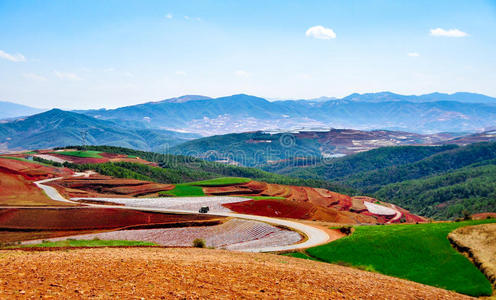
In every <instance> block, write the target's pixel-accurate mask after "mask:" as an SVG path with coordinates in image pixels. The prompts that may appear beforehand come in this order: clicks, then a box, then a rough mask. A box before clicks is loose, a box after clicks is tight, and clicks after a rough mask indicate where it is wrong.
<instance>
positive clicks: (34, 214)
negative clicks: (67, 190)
mask: <svg viewBox="0 0 496 300" xmlns="http://www.w3.org/2000/svg"><path fill="white" fill-rule="evenodd" d="M222 219H223V218H220V217H216V216H209V215H187V214H163V213H153V212H145V211H137V210H128V209H119V208H90V207H74V208H10V209H8V208H5V209H0V229H2V230H11V231H12V230H64V231H69V230H94V229H116V228H127V227H136V226H138V227H139V226H140V225H141V226H143V225H168V226H173V225H185V226H188V224H194V223H206V224H209V222H210V223H212V224H218V223H219V220H222Z"/></svg>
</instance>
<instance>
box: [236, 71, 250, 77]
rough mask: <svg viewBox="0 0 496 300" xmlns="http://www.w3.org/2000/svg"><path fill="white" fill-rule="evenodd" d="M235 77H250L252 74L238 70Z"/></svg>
mask: <svg viewBox="0 0 496 300" xmlns="http://www.w3.org/2000/svg"><path fill="white" fill-rule="evenodd" d="M234 75H236V76H238V77H245V78H246V77H248V76H250V73H248V72H246V71H245V70H237V71H235V72H234Z"/></svg>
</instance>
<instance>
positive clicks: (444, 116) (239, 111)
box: [78, 92, 496, 135]
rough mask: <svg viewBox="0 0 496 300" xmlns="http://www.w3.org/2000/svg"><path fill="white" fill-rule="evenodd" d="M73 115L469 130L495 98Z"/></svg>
mask: <svg viewBox="0 0 496 300" xmlns="http://www.w3.org/2000/svg"><path fill="white" fill-rule="evenodd" d="M78 112H80V113H83V114H86V115H89V116H92V117H95V118H98V119H102V120H112V121H114V122H116V123H119V124H123V125H126V126H131V127H137V128H157V129H167V130H183V131H188V132H194V133H199V134H202V135H215V134H225V133H233V132H247V131H257V130H269V129H283V130H288V129H295V128H354V129H361V130H372V129H387V130H401V131H408V132H416V133H435V132H474V131H483V130H484V129H486V128H488V127H494V126H495V125H496V98H491V97H488V96H485V95H480V94H473V93H455V94H441V93H433V94H427V95H421V96H404V95H398V94H394V93H390V92H381V93H372V94H352V95H349V96H347V97H344V98H342V99H331V100H327V99H325V98H324V99H319V100H317V101H315V100H296V101H295V100H286V101H273V102H270V101H268V100H266V99H263V98H259V97H254V96H249V95H244V94H240V95H233V96H228V97H221V98H208V97H204V96H195V95H190V96H183V97H178V98H173V99H167V100H163V101H158V102H149V103H144V104H139V105H133V106H126V107H121V108H117V109H108V110H107V109H100V110H87V111H78Z"/></svg>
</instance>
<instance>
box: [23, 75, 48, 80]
mask: <svg viewBox="0 0 496 300" xmlns="http://www.w3.org/2000/svg"><path fill="white" fill-rule="evenodd" d="M22 76H23V77H24V78H26V79H31V80H34V81H46V80H47V79H46V77H44V76H41V75H39V74H36V73H24V74H22Z"/></svg>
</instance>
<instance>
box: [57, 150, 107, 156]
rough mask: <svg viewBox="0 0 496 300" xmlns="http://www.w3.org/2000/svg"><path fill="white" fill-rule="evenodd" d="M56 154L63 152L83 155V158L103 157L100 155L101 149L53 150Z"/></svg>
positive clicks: (71, 154)
mask: <svg viewBox="0 0 496 300" xmlns="http://www.w3.org/2000/svg"><path fill="white" fill-rule="evenodd" d="M53 153H54V154H62V155H67V156H75V157H83V158H102V156H100V153H102V152H101V151H91V150H88V151H62V152H53Z"/></svg>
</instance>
